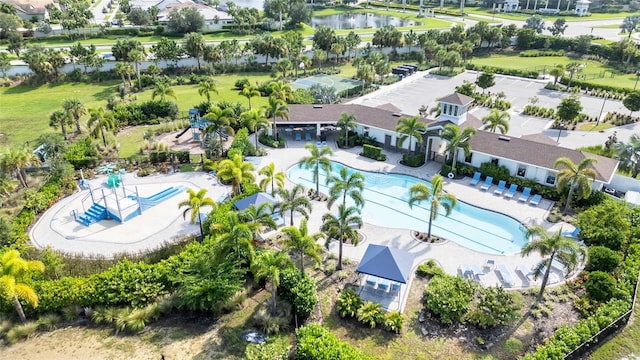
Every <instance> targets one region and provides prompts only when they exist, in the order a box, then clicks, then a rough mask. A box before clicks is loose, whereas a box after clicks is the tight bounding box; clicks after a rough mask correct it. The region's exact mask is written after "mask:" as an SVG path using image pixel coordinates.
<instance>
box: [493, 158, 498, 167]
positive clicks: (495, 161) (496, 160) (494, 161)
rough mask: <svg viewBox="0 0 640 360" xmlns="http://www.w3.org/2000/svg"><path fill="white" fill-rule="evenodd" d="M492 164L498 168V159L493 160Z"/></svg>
mask: <svg viewBox="0 0 640 360" xmlns="http://www.w3.org/2000/svg"><path fill="white" fill-rule="evenodd" d="M491 163H492V164H493V165H495V166H498V159H495V158H494V159H491Z"/></svg>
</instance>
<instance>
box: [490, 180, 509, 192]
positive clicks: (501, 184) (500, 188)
mask: <svg viewBox="0 0 640 360" xmlns="http://www.w3.org/2000/svg"><path fill="white" fill-rule="evenodd" d="M505 186H507V182H506V181H504V180H500V181H499V182H498V187H497V188H496V189H495V190H494V191H493V193H494V194H499V195H502V192H503V191H504V188H505Z"/></svg>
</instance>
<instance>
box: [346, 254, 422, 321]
mask: <svg viewBox="0 0 640 360" xmlns="http://www.w3.org/2000/svg"><path fill="white" fill-rule="evenodd" d="M414 260H415V257H414V255H413V254H411V253H409V252H406V251H404V250H400V249H396V248H392V247H388V246H382V245H375V244H369V246H368V247H367V250H366V251H365V253H364V256H363V257H362V260H361V261H360V265H359V266H358V268H357V269H356V272H357V273H359V274H364V275H366V276H364V279H363V280H364V281H363V282H362V283H361V288H360V296H361V297H362V298H363V299H365V300H369V301H373V302H376V303H378V304H380V305H382V306H383V307H385V308H386V309H387V310H400V311H401V309H402V304H403V300H404V295H405V292H406V291H405V288H406V285H407V283H408V282H409V279H410V278H411V269H412V268H413V262H414Z"/></svg>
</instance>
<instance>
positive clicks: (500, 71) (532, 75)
mask: <svg viewBox="0 0 640 360" xmlns="http://www.w3.org/2000/svg"><path fill="white" fill-rule="evenodd" d="M465 66H466V68H467V69H468V70H478V71H482V72H490V73H494V74H503V75H512V76H520V77H525V78H529V79H537V78H538V76H539V75H540V73H539V72H537V71H529V70H520V69H506V68H499V67H494V66H486V65H475V64H472V63H467V64H465Z"/></svg>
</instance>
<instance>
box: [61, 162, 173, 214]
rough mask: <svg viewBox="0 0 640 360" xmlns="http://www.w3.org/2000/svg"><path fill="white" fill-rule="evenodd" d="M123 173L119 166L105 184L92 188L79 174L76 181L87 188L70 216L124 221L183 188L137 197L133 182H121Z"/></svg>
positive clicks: (137, 193) (136, 188) (170, 188)
mask: <svg viewBox="0 0 640 360" xmlns="http://www.w3.org/2000/svg"><path fill="white" fill-rule="evenodd" d="M124 177H125V171H124V169H120V170H119V171H118V172H117V173H111V174H109V176H108V177H107V181H106V183H105V184H104V185H106V186H104V185H103V186H102V187H95V188H91V186H89V183H88V182H87V181H86V180H84V178H83V179H82V180H81V181H80V184H81V187H82V188H84V189H88V190H89V193H88V194H86V195H85V196H84V197H83V198H82V199H81V201H80V203H81V205H82V209H83V212H82V213H78V211H77V210H73V212H72V215H73V217H74V219H75V220H76V221H77V222H79V223H81V224H83V225H85V226H90V225H91V224H94V223H96V222H98V221H101V220H116V221H118V222H120V223H124V222H126V221H128V220H131V219H132V218H134V217H136V216H138V215H141V214H142V212H143V211H144V210H147V209H149V208H150V207H152V206H155V205H157V204H159V203H160V202H162V201H164V200H166V199H168V198H170V197H173V196H175V195H177V194H179V193H182V192H184V190H185V187H184V186H176V187H174V186H171V187H169V188H167V189H164V190H162V191H160V192H158V193H156V194H154V195H152V196H149V197H141V196H140V195H139V192H138V187H137V186H135V187H134V188H127V187H125V186H124Z"/></svg>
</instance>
